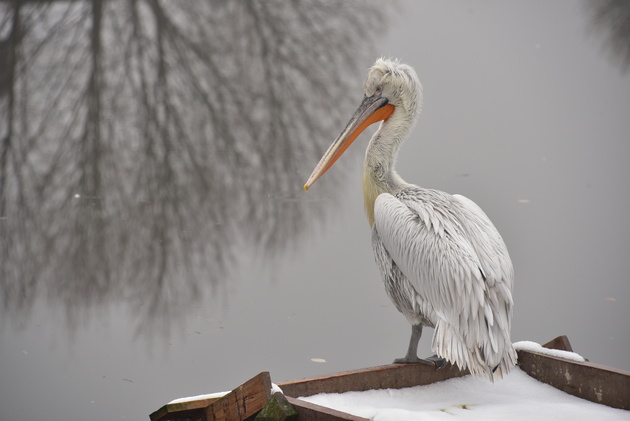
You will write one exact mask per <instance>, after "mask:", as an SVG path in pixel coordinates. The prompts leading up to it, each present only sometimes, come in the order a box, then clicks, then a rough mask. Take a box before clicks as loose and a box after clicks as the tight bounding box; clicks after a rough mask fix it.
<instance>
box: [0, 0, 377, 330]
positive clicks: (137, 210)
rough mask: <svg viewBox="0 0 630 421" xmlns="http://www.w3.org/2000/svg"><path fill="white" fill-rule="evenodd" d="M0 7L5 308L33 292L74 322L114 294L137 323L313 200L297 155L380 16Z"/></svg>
mask: <svg viewBox="0 0 630 421" xmlns="http://www.w3.org/2000/svg"><path fill="white" fill-rule="evenodd" d="M0 10H1V12H0V16H2V17H1V18H0V37H1V38H2V40H1V41H0V50H1V54H0V60H2V61H3V62H2V63H1V64H2V65H1V66H0V69H1V70H0V119H1V120H0V121H1V123H0V142H1V146H0V218H1V220H0V288H1V289H2V293H1V294H2V311H3V313H4V314H5V315H7V314H8V315H10V316H24V315H28V314H29V313H30V310H31V309H32V306H33V303H34V300H35V298H36V297H37V296H40V295H41V296H44V297H46V298H47V299H48V300H49V301H50V302H51V303H52V304H55V303H61V304H62V305H63V306H64V308H65V309H66V311H67V315H68V321H69V323H70V324H73V323H76V322H78V321H79V319H80V318H81V315H82V314H83V313H86V312H88V313H89V310H91V309H93V308H94V307H98V306H99V305H103V304H107V303H112V302H119V301H122V302H127V303H129V304H130V307H131V308H133V309H134V311H135V314H134V317H137V319H138V326H139V327H140V328H143V329H144V328H151V327H155V326H153V325H160V326H163V325H164V323H163V322H164V319H165V318H166V319H171V317H173V315H174V314H176V313H182V312H183V311H184V312H185V308H186V307H190V306H191V305H192V304H194V303H195V302H198V300H200V299H201V294H200V291H201V289H202V288H201V287H202V285H204V284H212V285H215V286H217V287H220V285H221V283H222V282H224V281H225V279H226V277H227V276H228V275H229V272H230V265H231V264H232V263H233V262H234V261H235V259H236V258H237V257H238V253H239V245H243V243H244V242H247V243H250V244H251V245H252V247H253V248H255V249H260V250H266V251H268V252H271V253H273V252H274V251H275V252H280V251H282V250H283V249H285V248H287V247H289V246H290V245H291V244H292V243H294V242H295V241H296V239H298V238H299V236H300V235H301V234H302V231H303V229H304V227H306V226H307V225H308V224H307V223H306V220H313V219H316V218H317V216H318V215H320V214H321V212H322V210H323V209H322V207H323V205H324V203H323V202H322V201H314V202H309V203H306V202H305V199H307V198H308V197H311V199H312V197H313V196H312V195H311V196H308V197H306V196H305V195H302V194H300V192H301V186H302V183H303V181H304V179H305V177H306V175H308V174H306V173H305V172H304V171H305V168H306V171H308V170H310V168H311V167H312V165H313V163H315V162H317V160H318V159H319V157H320V155H321V154H322V152H323V149H324V148H325V147H326V146H327V145H328V143H329V142H330V140H331V139H332V138H333V136H335V135H336V134H337V133H336V132H337V131H338V129H339V126H340V124H341V123H342V122H341V121H339V120H338V119H337V118H336V114H337V113H333V112H331V109H330V108H331V107H330V104H335V108H337V107H339V106H340V104H343V103H344V102H345V101H347V100H349V101H350V102H351V103H354V102H355V101H354V100H356V98H353V97H352V95H346V94H347V92H348V89H347V88H349V87H353V86H352V85H355V86H356V84H357V83H359V82H358V81H357V79H355V76H358V77H360V75H362V74H363V72H362V69H361V68H360V67H359V68H357V64H358V63H363V64H365V63H367V62H369V61H370V60H371V59H372V58H373V57H372V55H373V54H374V52H373V51H369V50H370V45H371V43H372V42H371V41H372V40H371V35H370V34H371V33H370V31H369V28H371V27H374V26H375V25H378V27H380V28H381V29H382V27H383V25H384V24H383V22H382V16H380V15H379V12H378V11H377V10H376V7H374V6H373V5H370V4H369V3H365V2H348V1H346V0H328V1H302V2H287V1H282V0H275V1H273V0H268V1H248V0H242V1H226V2H223V1H211V2H158V1H150V0H146V1H132V0H129V1H112V2H107V1H100V0H94V1H91V2H88V1H82V2H70V3H56V2H52V3H41V2H34V3H28V2H20V1H14V2H4V3H2V4H1V5H0ZM366 53H369V58H368V59H367V61H362V60H363V58H364V57H365V56H366ZM340 75H343V76H340ZM346 75H349V76H346ZM330 194H332V193H330ZM16 318H17V319H18V320H19V319H23V318H22V317H16ZM167 325H168V324H167Z"/></svg>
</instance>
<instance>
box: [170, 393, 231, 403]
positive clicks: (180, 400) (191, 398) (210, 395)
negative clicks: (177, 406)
mask: <svg viewBox="0 0 630 421" xmlns="http://www.w3.org/2000/svg"><path fill="white" fill-rule="evenodd" d="M228 393H230V392H216V393H208V394H207V395H197V396H189V397H187V398H178V399H174V400H172V401H170V402H169V404H172V403H183V402H190V401H200V400H203V399H216V398H222V397H224V396H225V395H227V394H228Z"/></svg>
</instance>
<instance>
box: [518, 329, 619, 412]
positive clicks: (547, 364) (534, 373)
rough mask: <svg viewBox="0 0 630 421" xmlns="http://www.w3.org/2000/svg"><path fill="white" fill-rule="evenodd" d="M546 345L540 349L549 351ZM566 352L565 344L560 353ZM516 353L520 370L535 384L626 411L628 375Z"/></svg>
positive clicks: (551, 357)
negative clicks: (534, 381)
mask: <svg viewBox="0 0 630 421" xmlns="http://www.w3.org/2000/svg"><path fill="white" fill-rule="evenodd" d="M565 338H566V337H565ZM556 339H558V338H556ZM556 339H554V341H555V340H556ZM552 342H553V341H552ZM566 343H567V344H568V339H567V340H566ZM549 344H550V343H548V344H545V345H543V346H545V347H546V348H552V347H551V346H548V345H549ZM552 349H558V348H552ZM561 349H562V348H561ZM570 349H571V346H570V344H569V346H568V349H563V350H570ZM517 353H518V365H519V367H520V368H521V370H523V371H524V372H525V373H527V374H528V375H529V376H531V377H533V378H535V379H536V380H538V381H540V382H542V383H547V384H548V385H551V386H553V387H555V388H556V389H559V390H562V391H563V392H566V393H568V394H570V395H573V396H577V397H578V398H582V399H586V400H589V401H591V402H595V403H600V404H604V405H608V406H611V407H613V408H619V409H626V410H630V371H627V370H621V369H618V368H614V367H608V366H605V365H601V364H595V363H591V362H588V361H587V362H578V361H571V360H567V359H564V358H558V357H554V356H551V355H545V354H539V353H537V352H533V351H523V350H519V351H517Z"/></svg>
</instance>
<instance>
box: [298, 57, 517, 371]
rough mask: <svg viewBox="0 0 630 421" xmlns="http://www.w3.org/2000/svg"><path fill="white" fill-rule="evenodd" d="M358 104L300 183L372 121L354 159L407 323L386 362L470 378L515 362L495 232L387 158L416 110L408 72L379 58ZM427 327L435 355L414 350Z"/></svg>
mask: <svg viewBox="0 0 630 421" xmlns="http://www.w3.org/2000/svg"><path fill="white" fill-rule="evenodd" d="M364 94H365V95H364V97H363V102H361V104H360V105H359V108H358V109H357V110H356V112H355V113H354V115H353V116H352V118H351V119H350V121H349V122H348V124H347V126H346V128H345V129H344V130H343V131H342V132H341V134H340V135H339V137H338V138H337V139H336V140H335V141H334V142H333V144H332V145H331V146H330V147H329V148H328V150H327V151H326V153H325V154H324V156H323V157H322V158H321V160H320V161H319V163H318V164H317V166H316V167H315V169H314V170H313V173H312V174H311V176H310V177H309V179H308V181H307V182H306V184H305V185H304V190H305V191H306V190H308V188H309V187H310V186H311V185H312V184H313V183H314V182H315V181H316V180H317V179H318V178H319V177H321V176H322V175H323V174H324V173H325V172H326V171H328V169H329V168H330V167H331V166H332V165H333V164H334V163H335V161H337V159H339V157H340V156H341V155H342V154H343V153H344V151H345V150H346V149H347V148H348V147H349V146H350V144H351V143H352V142H353V141H354V140H355V139H356V138H357V137H358V136H359V134H360V133H361V132H362V131H363V130H364V129H365V128H366V127H368V126H370V125H371V124H374V123H377V122H381V123H380V126H379V128H378V130H377V131H376V133H374V135H373V136H372V139H371V140H370V142H369V144H368V147H367V151H366V154H365V162H364V166H363V196H364V205H365V210H366V213H367V219H368V222H369V224H370V227H371V229H372V246H373V249H374V256H375V260H376V263H377V266H378V268H379V271H380V274H381V277H382V279H383V282H384V284H385V290H386V291H387V294H388V296H389V298H390V299H391V300H392V302H393V303H394V305H395V306H396V308H397V309H398V311H400V312H401V313H402V314H403V315H404V316H405V317H406V318H407V320H408V321H409V323H410V324H411V338H410V340H409V346H408V349H407V354H406V355H405V356H404V357H403V358H398V359H396V360H395V361H394V362H395V363H426V364H433V365H437V366H438V367H439V366H441V365H443V364H444V363H445V360H446V361H448V362H450V363H452V364H456V365H457V366H458V367H459V368H460V369H462V370H464V369H468V370H469V371H470V373H472V374H473V375H476V376H483V377H489V379H490V380H494V379H495V378H501V377H502V376H503V375H504V374H507V373H508V372H509V371H510V369H511V368H512V367H513V366H514V365H515V364H516V352H515V351H514V348H513V347H512V343H511V341H510V325H511V318H512V307H513V301H512V287H513V283H514V269H513V267H512V262H511V260H510V256H509V254H508V251H507V248H506V246H505V243H504V242H503V239H502V238H501V235H500V234H499V232H498V231H497V229H496V228H495V227H494V225H493V224H492V222H490V219H488V217H487V216H486V214H485V213H484V212H483V211H482V210H481V208H480V207H479V206H477V205H476V204H475V203H474V202H473V201H472V200H470V199H467V198H466V197H464V196H461V195H457V194H454V195H451V194H448V193H445V192H442V191H439V190H432V189H427V188H423V187H418V186H416V185H414V184H409V183H407V182H405V181H404V180H403V179H402V178H401V177H400V176H399V175H398V173H397V172H396V170H395V168H394V164H395V162H396V155H397V153H398V149H399V147H400V145H401V144H402V142H403V140H404V139H405V138H406V137H407V135H408V134H409V132H410V131H411V129H412V128H413V126H414V125H415V122H416V120H417V117H418V115H419V114H420V112H421V109H422V102H423V95H422V85H421V84H420V81H419V79H418V76H417V75H416V72H415V71H414V69H413V68H412V67H410V66H408V65H406V64H402V63H400V62H399V61H397V60H386V59H382V58H381V59H378V60H377V61H376V63H375V64H374V65H373V66H372V67H371V68H370V69H369V71H368V75H367V79H366V81H365V85H364ZM423 326H428V327H431V328H434V332H433V339H432V344H431V348H432V350H433V352H435V353H436V354H437V356H435V357H432V358H430V359H428V360H426V359H420V358H418V355H417V350H418V342H419V341H420V337H421V336H422V327H423Z"/></svg>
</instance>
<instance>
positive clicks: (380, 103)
mask: <svg viewBox="0 0 630 421" xmlns="http://www.w3.org/2000/svg"><path fill="white" fill-rule="evenodd" d="M387 102H388V101H387V98H383V97H378V96H376V95H372V96H370V97H365V98H363V102H361V105H359V108H357V110H356V111H355V112H354V115H353V116H352V118H351V119H350V121H349V122H348V125H347V126H346V128H345V129H344V130H343V132H341V134H340V135H339V137H338V138H337V140H335V141H334V142H333V144H332V145H330V147H329V148H328V150H327V151H326V153H325V154H324V156H322V159H320V160H319V163H318V164H317V166H316V167H315V169H314V170H313V173H312V174H311V176H310V177H309V178H308V181H307V182H306V184H305V185H304V191H306V190H308V188H309V187H311V185H312V184H313V183H314V182H315V181H316V180H317V179H318V178H319V177H321V176H322V175H323V174H324V173H325V172H326V171H328V169H329V168H330V167H332V166H333V164H334V163H335V161H337V160H338V159H339V157H340V156H341V155H342V154H343V153H344V152H345V151H346V149H348V147H349V146H350V145H351V144H352V142H354V140H355V139H356V138H357V137H358V136H359V135H360V134H361V132H363V130H365V129H366V128H367V127H368V126H370V125H371V124H374V123H377V122H379V121H381V120H387V119H388V118H389V117H390V116H391V115H392V113H393V112H394V106H393V105H391V104H388V103H387Z"/></svg>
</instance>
